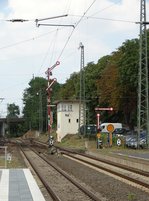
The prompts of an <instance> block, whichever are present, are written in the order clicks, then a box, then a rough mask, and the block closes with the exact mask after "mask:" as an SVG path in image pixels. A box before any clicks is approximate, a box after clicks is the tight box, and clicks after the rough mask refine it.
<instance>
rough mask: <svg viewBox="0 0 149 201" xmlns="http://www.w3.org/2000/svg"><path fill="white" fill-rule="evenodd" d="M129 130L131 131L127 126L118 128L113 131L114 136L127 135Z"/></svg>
mask: <svg viewBox="0 0 149 201" xmlns="http://www.w3.org/2000/svg"><path fill="white" fill-rule="evenodd" d="M128 132H129V129H127V128H116V129H115V130H114V131H113V136H117V137H121V136H122V137H123V136H126V135H128Z"/></svg>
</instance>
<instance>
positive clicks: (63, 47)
mask: <svg viewBox="0 0 149 201" xmlns="http://www.w3.org/2000/svg"><path fill="white" fill-rule="evenodd" d="M95 2H96V0H94V1H93V2H92V3H91V5H90V6H89V7H88V8H87V10H86V11H85V12H84V14H83V15H82V16H81V18H80V19H79V20H78V22H77V23H76V25H75V27H74V28H73V30H72V31H71V33H70V35H69V37H68V39H67V41H66V43H65V44H64V47H63V49H62V51H61V53H60V55H59V57H58V59H57V60H59V59H60V57H61V56H62V54H63V52H64V50H65V48H66V46H67V44H68V42H69V40H70V38H71V36H72V34H73V33H74V30H75V29H76V27H77V26H78V25H79V24H80V22H81V21H82V19H83V17H84V16H85V15H86V13H87V12H88V11H89V9H90V8H91V7H92V6H93V4H94V3H95Z"/></svg>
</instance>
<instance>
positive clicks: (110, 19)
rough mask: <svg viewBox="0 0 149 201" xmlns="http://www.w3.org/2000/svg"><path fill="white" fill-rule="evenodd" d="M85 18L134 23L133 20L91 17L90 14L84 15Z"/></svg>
mask: <svg viewBox="0 0 149 201" xmlns="http://www.w3.org/2000/svg"><path fill="white" fill-rule="evenodd" d="M69 16H72V17H80V15H69ZM85 18H87V19H90V18H91V19H97V20H107V21H116V22H127V23H134V24H136V22H135V21H130V20H119V19H112V18H103V17H92V16H85Z"/></svg>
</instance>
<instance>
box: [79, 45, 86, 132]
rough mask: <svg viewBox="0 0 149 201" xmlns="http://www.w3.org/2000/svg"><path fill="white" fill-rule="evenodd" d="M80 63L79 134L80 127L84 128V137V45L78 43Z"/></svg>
mask: <svg viewBox="0 0 149 201" xmlns="http://www.w3.org/2000/svg"><path fill="white" fill-rule="evenodd" d="M79 48H80V49H81V62H80V99H79V133H80V127H81V126H84V131H83V133H84V135H85V134H86V127H85V126H86V103H85V69H84V45H83V44H82V43H80V46H79Z"/></svg>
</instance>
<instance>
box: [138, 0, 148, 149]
mask: <svg viewBox="0 0 149 201" xmlns="http://www.w3.org/2000/svg"><path fill="white" fill-rule="evenodd" d="M139 23H140V58H139V71H138V110H137V129H138V148H139V147H140V146H139V142H140V132H141V130H146V133H147V136H146V140H147V147H148V148H149V103H148V101H149V99H148V89H149V88H148V61H147V31H146V25H147V24H149V22H146V0H141V9H140V22H139Z"/></svg>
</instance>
